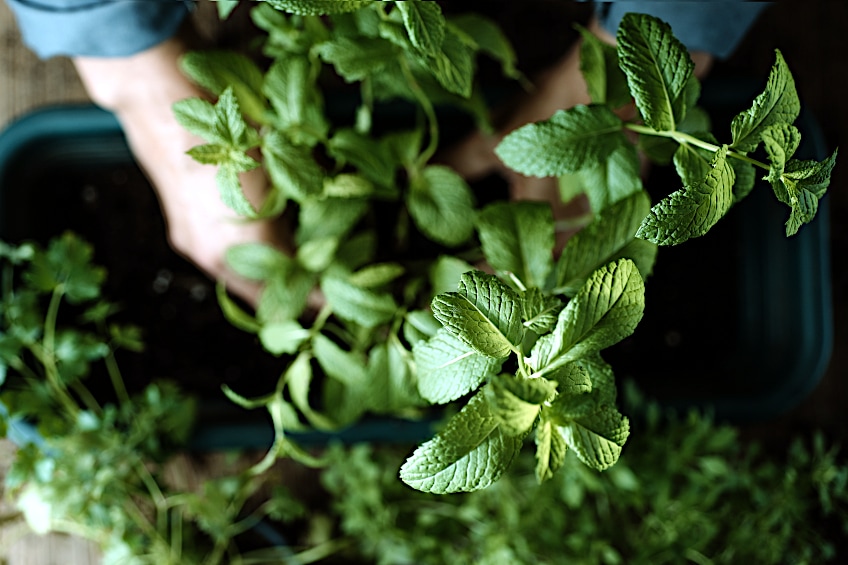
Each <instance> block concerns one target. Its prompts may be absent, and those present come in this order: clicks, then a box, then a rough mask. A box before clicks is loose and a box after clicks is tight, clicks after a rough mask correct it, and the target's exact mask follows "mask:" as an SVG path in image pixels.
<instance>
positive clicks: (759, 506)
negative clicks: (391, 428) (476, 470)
mask: <svg viewBox="0 0 848 565" xmlns="http://www.w3.org/2000/svg"><path fill="white" fill-rule="evenodd" d="M648 414H649V417H648V419H647V422H646V424H645V425H644V426H643V425H642V424H641V423H640V425H639V430H638V433H635V434H634V437H633V439H632V440H631V442H630V443H629V445H628V447H627V449H626V450H625V452H624V454H623V455H622V457H621V459H620V460H619V462H618V464H616V466H615V467H613V468H611V469H610V470H609V471H607V472H605V473H602V474H598V473H594V472H592V471H591V470H590V469H589V468H587V467H586V466H584V465H580V464H579V463H577V462H576V460H575V459H573V458H569V459H567V460H566V461H565V463H564V464H563V467H562V469H561V470H560V472H558V473H557V474H556V475H555V476H554V477H552V478H551V480H549V481H547V482H545V483H544V484H542V485H538V484H536V478H535V473H534V466H535V465H536V463H535V461H534V458H533V456H532V453H531V452H530V451H526V450H525V451H523V452H522V453H521V454H519V455H518V457H517V459H516V462H515V464H514V465H513V467H512V468H511V469H510V470H509V471H508V472H507V473H506V474H505V475H504V476H503V477H502V478H501V480H500V481H499V482H498V483H496V484H494V485H492V486H491V487H489V488H488V489H485V490H482V491H477V492H473V493H466V494H457V495H452V496H434V495H429V494H425V493H417V492H414V491H410V490H409V489H405V488H403V487H402V485H400V484H398V482H397V480H396V477H395V475H394V473H393V472H392V471H391V461H392V460H393V459H395V458H396V457H398V455H399V454H397V453H393V452H391V451H390V450H386V449H383V450H378V449H375V448H372V447H369V446H364V445H360V446H355V447H353V448H346V449H343V448H341V447H337V448H334V450H332V451H331V461H332V462H331V464H330V466H329V468H328V469H327V470H326V471H325V473H324V475H323V477H322V479H323V483H324V486H325V488H326V489H327V490H328V491H329V492H330V493H331V494H332V495H333V497H334V499H333V500H334V503H333V509H332V514H331V515H332V516H333V517H334V518H335V519H336V520H338V524H339V528H340V529H341V532H342V533H343V535H344V536H345V537H344V538H342V539H337V540H335V541H336V543H337V544H339V545H340V544H341V542H343V541H347V542H348V543H349V544H350V547H349V548H348V549H347V551H343V552H342V553H341V554H340V555H342V556H344V558H345V559H349V560H351V561H354V562H359V560H362V562H372V563H380V564H384V565H388V564H401V563H420V564H427V563H432V564H438V563H484V564H500V563H540V564H545V563H550V564H554V563H575V564H584V563H585V564H587V565H588V564H593V565H594V564H609V565H615V564H621V563H628V564H630V563H632V564H645V565H648V564H650V565H657V564H666V563H667V564H672V563H698V564H716V565H719V564H732V563H762V564H782V563H807V564H814V563H834V562H840V561H839V559H838V558H840V556H841V557H842V558H844V555H841V554H840V553H837V551H838V550H837V548H839V546H838V545H837V544H838V543H840V540H844V539H845V535H846V534H848V463H846V458H845V452H844V451H841V450H840V449H839V448H838V447H836V446H829V445H828V443H827V442H826V441H825V440H824V439H823V436H822V435H821V434H817V435H815V436H813V438H812V440H811V441H810V440H809V439H807V440H801V439H797V440H795V441H793V442H792V443H791V445H790V446H789V449H788V450H787V451H786V452H784V453H782V454H769V453H767V452H765V451H764V450H763V449H762V448H761V447H760V446H759V445H757V444H756V443H754V444H750V445H745V442H743V441H741V440H740V437H739V435H738V432H737V431H736V430H735V429H734V428H731V427H728V426H722V425H718V424H715V423H713V422H712V421H711V419H710V418H709V417H707V416H704V415H699V414H697V413H690V414H689V415H688V416H686V417H673V418H671V419H668V418H666V417H663V416H661V414H660V411H659V410H658V409H657V408H656V407H655V406H654V407H652V408H650V409H649V411H648ZM841 550H842V551H844V550H845V547H844V544H843V545H842V547H841Z"/></svg>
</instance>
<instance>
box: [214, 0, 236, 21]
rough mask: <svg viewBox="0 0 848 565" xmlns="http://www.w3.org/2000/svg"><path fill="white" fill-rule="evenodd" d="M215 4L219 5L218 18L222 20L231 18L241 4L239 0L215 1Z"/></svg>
mask: <svg viewBox="0 0 848 565" xmlns="http://www.w3.org/2000/svg"><path fill="white" fill-rule="evenodd" d="M215 2H216V3H217V4H218V18H219V19H221V20H226V19H227V18H229V17H230V14H232V13H233V10H235V9H236V6H238V4H239V0H215Z"/></svg>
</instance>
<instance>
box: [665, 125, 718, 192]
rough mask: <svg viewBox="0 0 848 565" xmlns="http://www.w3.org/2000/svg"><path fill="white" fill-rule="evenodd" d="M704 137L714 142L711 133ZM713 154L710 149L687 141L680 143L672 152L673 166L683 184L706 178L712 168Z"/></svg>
mask: <svg viewBox="0 0 848 565" xmlns="http://www.w3.org/2000/svg"><path fill="white" fill-rule="evenodd" d="M706 137H709V138H710V139H708V140H705V141H709V142H711V143H713V142H715V138H713V137H712V136H711V135H709V136H706ZM714 156H715V155H714V154H713V153H712V152H711V151H707V150H705V149H701V148H700V147H695V146H694V145H689V144H688V143H681V144H680V146H679V147H678V148H677V151H675V152H674V168H675V170H677V176H679V177H680V180H681V181H682V182H683V185H684V186H687V185H690V184H695V183H697V182H700V181H702V180H704V179H705V178H707V175H708V174H709V173H710V171H711V170H712V167H711V166H710V163H711V162H712V160H713V157H714Z"/></svg>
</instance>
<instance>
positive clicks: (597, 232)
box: [556, 191, 655, 296]
mask: <svg viewBox="0 0 848 565" xmlns="http://www.w3.org/2000/svg"><path fill="white" fill-rule="evenodd" d="M650 208H651V203H650V200H649V199H648V195H647V194H646V193H645V192H644V191H640V192H637V193H636V194H633V195H631V196H629V197H627V198H625V199H624V200H620V201H618V202H616V203H615V204H613V205H612V206H610V207H609V208H607V209H606V210H604V211H603V212H601V213H600V214H599V215H598V216H597V217H596V218H595V221H593V222H592V223H591V224H589V225H588V226H586V227H585V228H583V229H582V230H581V231H579V232H577V234H575V235H574V236H573V237H572V238H571V239H570V240H569V241H568V244H567V245H566V246H565V249H563V251H562V254H561V255H560V258H559V261H558V262H557V268H556V273H557V276H556V288H557V289H558V291H560V292H563V293H565V294H567V295H569V296H573V295H574V294H575V293H576V292H577V291H578V290H579V289H580V288H581V287H582V286H583V284H584V282H585V281H586V279H587V278H588V277H589V276H590V275H591V274H592V273H593V272H595V270H596V269H598V268H600V267H601V266H603V265H606V264H607V263H609V262H610V261H612V260H613V259H616V258H619V257H628V258H629V255H628V254H625V252H626V251H629V250H631V249H633V248H630V247H628V246H630V245H631V243H632V242H633V241H634V238H635V234H636V230H638V229H639V225H640V224H641V222H642V220H643V219H644V218H645V216H647V215H648V212H650ZM654 247H655V246H654ZM640 256H641V253H640ZM640 264H641V262H640ZM648 270H649V271H650V268H648Z"/></svg>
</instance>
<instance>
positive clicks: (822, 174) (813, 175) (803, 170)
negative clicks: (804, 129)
mask: <svg viewBox="0 0 848 565" xmlns="http://www.w3.org/2000/svg"><path fill="white" fill-rule="evenodd" d="M838 151H839V150H838V149H834V150H833V153H831V155H830V157H828V158H827V159H825V160H824V161H821V162H817V161H812V160H810V161H800V160H797V159H792V160H791V161H789V162H788V163H786V167H785V168H784V170H783V176H784V177H785V178H787V179H790V180H793V181H795V182H796V183H797V185H798V187H800V188H803V189H805V190H809V191H810V192H812V193H813V194H815V195H816V196H817V197H818V198H821V197H822V196H824V193H825V191H826V190H827V187H828V186H830V175H831V173H832V172H833V167H834V165H836V154H837V152H838Z"/></svg>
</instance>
